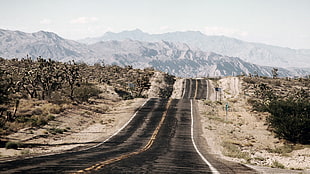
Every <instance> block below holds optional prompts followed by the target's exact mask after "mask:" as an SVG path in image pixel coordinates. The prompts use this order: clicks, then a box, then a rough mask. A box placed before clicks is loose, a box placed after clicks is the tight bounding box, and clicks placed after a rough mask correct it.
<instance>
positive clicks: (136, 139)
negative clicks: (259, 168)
mask: <svg viewBox="0 0 310 174" xmlns="http://www.w3.org/2000/svg"><path fill="white" fill-rule="evenodd" d="M184 83H185V84H184V86H185V89H184V90H183V99H180V100H176V99H174V100H169V101H168V100H167V99H149V101H148V102H146V104H145V105H144V106H143V107H141V108H140V109H139V111H138V112H137V114H136V116H135V117H134V118H133V119H132V121H131V122H130V123H129V124H128V125H127V126H126V127H125V128H124V129H123V130H122V131H120V132H119V133H118V134H117V135H115V136H113V137H112V138H110V139H109V140H108V141H106V142H104V143H101V144H99V145H97V146H96V147H93V148H90V149H88V150H83V151H76V152H66V153H62V154H57V155H50V156H42V157H35V158H30V159H20V160H15V161H10V162H2V163H0V173H76V172H81V173H212V170H213V172H214V171H219V173H255V172H254V171H253V170H251V169H249V168H247V167H246V166H243V165H241V164H237V163H231V162H227V161H220V160H218V159H216V158H215V157H214V156H212V155H210V154H208V152H207V150H206V148H205V144H204V143H201V142H204V140H203V137H200V133H201V128H200V125H199V120H198V117H195V115H196V113H197V111H196V107H195V106H196V105H195V100H194V99H205V98H207V83H206V80H204V79H186V80H185V82H184ZM192 113H193V114H192ZM192 117H193V119H194V122H195V124H194V128H193V129H191V125H192ZM191 130H194V131H193V138H194V139H195V142H197V143H196V145H197V147H198V148H197V149H198V151H199V153H201V154H200V155H203V156H204V157H205V158H206V159H205V160H207V161H208V162H206V161H205V160H203V158H202V157H201V156H200V155H199V154H198V151H197V149H195V147H194V144H193V141H192V132H191ZM207 163H208V164H207ZM209 165H211V167H210V166H209ZM214 168H215V170H214Z"/></svg>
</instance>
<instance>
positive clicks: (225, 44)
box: [79, 29, 310, 68]
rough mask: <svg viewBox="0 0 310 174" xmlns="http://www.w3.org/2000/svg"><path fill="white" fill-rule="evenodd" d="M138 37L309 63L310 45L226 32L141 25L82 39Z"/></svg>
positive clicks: (260, 59)
mask: <svg viewBox="0 0 310 174" xmlns="http://www.w3.org/2000/svg"><path fill="white" fill-rule="evenodd" d="M126 39H131V40H139V41H146V42H158V41H161V40H165V41H170V42H181V43H186V44H188V45H190V46H192V47H196V48H199V49H201V50H202V51H207V52H215V53H218V54H222V55H227V56H230V57H239V58H241V59H242V60H244V61H247V62H250V63H254V64H258V65H263V66H276V67H278V66H280V67H284V68H291V67H299V68H309V67H310V49H299V50H297V49H290V48H284V47H278V46H272V45H266V44H261V43H252V42H245V41H242V40H238V39H235V38H229V37H225V36H207V35H204V34H203V33H201V32H199V31H186V32H171V33H164V34H148V33H145V32H143V31H141V30H139V29H136V30H133V31H123V32H120V33H112V32H107V33H105V34H104V35H103V36H102V37H97V38H86V39H83V40H79V41H80V42H82V43H86V44H92V43H96V42H99V41H109V40H119V41H122V40H126Z"/></svg>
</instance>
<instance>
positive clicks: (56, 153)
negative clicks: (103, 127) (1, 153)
mask: <svg viewBox="0 0 310 174" xmlns="http://www.w3.org/2000/svg"><path fill="white" fill-rule="evenodd" d="M149 100H150V98H149V99H147V100H146V101H145V102H144V103H143V104H142V105H141V106H140V107H139V109H138V110H137V111H136V112H135V113H134V114H133V115H132V116H131V118H130V119H129V120H128V121H127V122H126V123H125V124H124V125H123V126H122V127H121V128H120V129H119V130H118V131H116V132H115V133H114V134H113V135H111V136H110V137H109V138H107V139H106V140H104V141H103V142H101V143H98V144H96V145H95V146H91V147H89V148H86V149H82V150H79V151H77V152H82V151H86V150H89V149H92V148H96V147H98V146H100V145H102V144H104V143H105V142H107V141H109V140H110V139H111V138H112V137H114V136H115V135H117V134H118V133H119V132H120V131H122V130H123V129H124V128H125V127H126V126H127V125H128V124H129V123H130V122H131V120H132V119H133V118H134V117H135V116H136V115H137V113H138V112H139V110H140V109H141V108H142V107H143V106H144V105H145V104H146V103H147V102H148V101H149ZM62 153H66V152H55V153H49V154H44V155H37V156H30V157H25V158H24V159H32V158H38V157H44V156H51V155H58V154H62ZM16 160H18V159H12V160H5V161H1V162H0V163H5V162H11V161H16Z"/></svg>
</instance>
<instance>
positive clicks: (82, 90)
mask: <svg viewBox="0 0 310 174" xmlns="http://www.w3.org/2000/svg"><path fill="white" fill-rule="evenodd" d="M99 94H100V90H99V89H98V88H97V87H96V86H95V85H93V84H90V83H85V84H82V85H81V86H80V87H78V88H76V90H75V91H74V98H75V99H76V100H78V101H79V102H88V100H89V99H90V98H91V97H94V96H98V95H99Z"/></svg>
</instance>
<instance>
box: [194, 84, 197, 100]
mask: <svg viewBox="0 0 310 174" xmlns="http://www.w3.org/2000/svg"><path fill="white" fill-rule="evenodd" d="M197 93H198V81H197V79H196V90H195V96H194V99H196V97H197Z"/></svg>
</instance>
